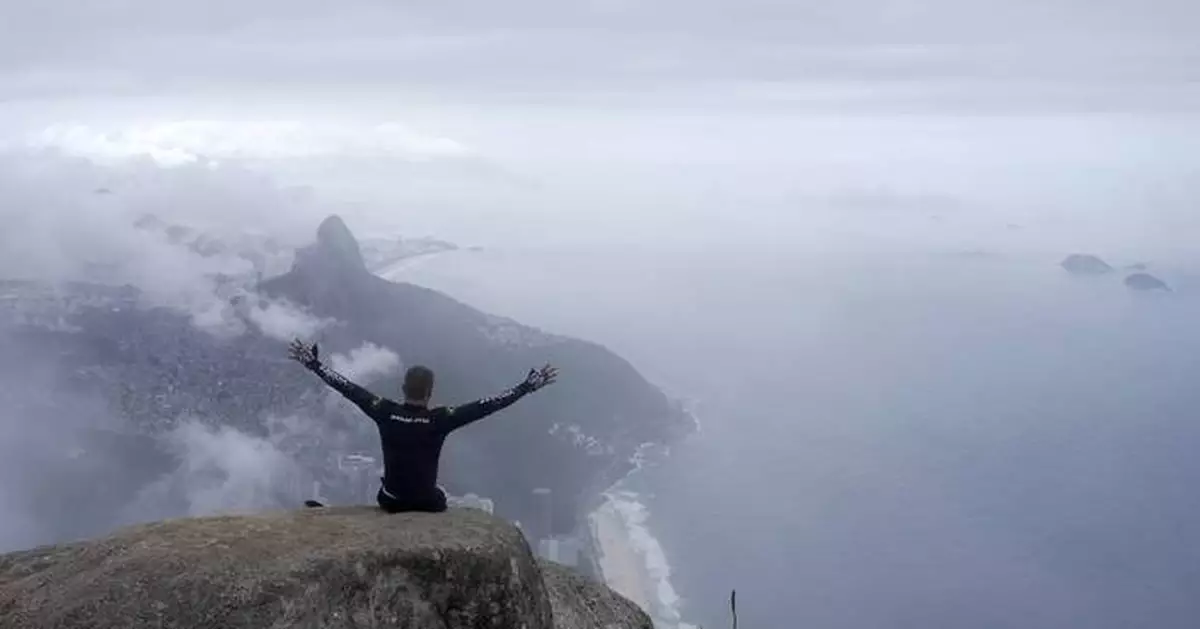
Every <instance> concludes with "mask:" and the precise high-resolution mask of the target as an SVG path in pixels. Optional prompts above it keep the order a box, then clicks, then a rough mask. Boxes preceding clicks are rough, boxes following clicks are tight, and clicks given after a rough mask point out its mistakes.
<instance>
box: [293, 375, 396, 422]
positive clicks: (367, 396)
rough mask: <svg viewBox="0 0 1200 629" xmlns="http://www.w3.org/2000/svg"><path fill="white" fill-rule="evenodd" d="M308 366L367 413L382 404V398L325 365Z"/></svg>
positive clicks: (369, 413)
mask: <svg viewBox="0 0 1200 629" xmlns="http://www.w3.org/2000/svg"><path fill="white" fill-rule="evenodd" d="M308 368H309V370H311V371H312V372H313V373H315V374H317V376H319V377H320V378H321V380H324V381H325V384H327V385H329V387H330V388H331V389H333V390H334V391H337V392H338V393H341V394H342V397H345V398H346V399H347V400H350V401H351V402H354V404H355V405H356V406H358V407H359V408H361V409H362V410H363V412H364V413H366V414H368V415H371V414H372V413H374V412H375V411H376V410H377V409H378V408H379V407H380V406H381V405H382V404H383V398H381V397H379V396H378V395H375V394H374V393H371V392H370V391H368V390H367V389H366V388H364V387H361V386H359V385H357V384H355V383H354V382H351V381H350V379H349V378H347V377H346V376H343V375H342V374H340V373H338V372H336V371H334V370H333V369H331V368H330V367H328V366H326V365H323V364H321V363H317V364H316V365H313V366H310V367H308Z"/></svg>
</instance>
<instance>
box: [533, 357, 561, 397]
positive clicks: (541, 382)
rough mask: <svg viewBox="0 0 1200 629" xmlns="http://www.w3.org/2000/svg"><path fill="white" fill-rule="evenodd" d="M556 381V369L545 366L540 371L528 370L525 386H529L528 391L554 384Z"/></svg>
mask: <svg viewBox="0 0 1200 629" xmlns="http://www.w3.org/2000/svg"><path fill="white" fill-rule="evenodd" d="M557 379H558V368H557V367H552V366H550V365H548V364H547V365H545V366H544V367H542V368H541V369H530V370H529V375H528V376H525V384H526V385H528V386H529V390H530V391H537V390H538V389H540V388H542V387H544V386H548V385H551V384H554V381H555V380H557Z"/></svg>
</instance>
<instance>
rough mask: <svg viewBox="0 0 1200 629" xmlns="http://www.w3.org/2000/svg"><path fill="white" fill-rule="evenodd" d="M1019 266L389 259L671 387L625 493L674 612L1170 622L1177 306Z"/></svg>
mask: <svg viewBox="0 0 1200 629" xmlns="http://www.w3.org/2000/svg"><path fill="white" fill-rule="evenodd" d="M1056 262H1057V260H1055V259H1052V258H1049V257H1044V256H1043V257H1038V256H996V257H989V256H971V257H964V256H932V255H906V256H900V255H897V256H876V257H872V258H864V257H853V256H851V257H837V256H825V257H814V258H808V259H801V258H799V257H791V258H789V257H786V256H783V257H781V256H769V255H743V256H737V255H727V256H686V255H683V254H678V255H669V254H664V253H661V252H660V253H659V254H657V255H649V256H639V255H636V254H632V253H629V252H624V253H622V254H621V255H616V254H614V252H611V251H609V252H603V251H596V252H592V253H586V252H580V251H575V252H569V251H562V252H547V251H541V252H529V251H527V252H520V253H517V252H511V251H509V252H504V251H492V252H486V253H476V254H470V255H467V254H463V255H455V256H449V257H444V258H440V259H437V258H431V259H429V260H426V261H424V262H421V263H418V264H416V265H414V266H411V267H409V268H407V269H404V270H402V271H398V272H397V275H396V276H397V277H398V278H400V279H407V280H409V281H414V282H417V283H421V284H424V285H428V286H430V287H433V288H437V289H440V290H444V291H446V292H448V293H450V294H452V295H455V296H457V297H459V298H461V299H463V300H465V301H467V302H469V303H472V304H474V305H476V306H479V307H482V308H484V309H487V310H490V311H493V312H497V313H499V314H504V315H509V316H513V317H515V318H517V319H519V320H522V321H524V322H527V323H531V324H534V325H539V326H541V327H545V328H547V329H551V330H553V331H557V332H564V333H569V334H573V335H577V336H582V337H585V338H589V339H593V340H596V341H599V342H602V343H604V344H606V345H608V346H609V347H611V348H612V349H614V350H616V351H617V352H619V353H621V354H622V355H624V356H626V357H627V358H629V359H630V360H632V361H633V363H634V364H635V365H636V366H637V367H639V369H641V370H642V371H643V373H645V374H646V375H647V376H648V377H649V378H651V379H652V380H653V381H655V382H656V383H658V384H660V385H662V386H664V387H665V388H666V389H668V390H669V391H671V392H672V393H674V394H677V395H681V396H684V397H687V398H690V399H692V400H694V401H695V404H696V408H697V412H698V414H699V416H700V419H701V422H702V424H703V430H702V432H701V433H699V434H698V435H696V436H695V437H693V438H692V439H691V440H689V441H688V442H687V443H685V444H683V445H682V446H680V447H678V448H676V449H675V451H674V452H673V454H672V456H671V457H670V458H669V459H668V460H667V461H666V462H665V463H663V464H662V465H660V466H659V467H657V468H655V469H652V470H649V471H648V472H647V473H646V474H645V476H644V477H643V478H642V479H641V480H640V482H639V484H638V488H639V489H640V490H641V492H642V495H643V498H644V501H645V503H646V504H647V506H648V507H649V512H650V516H649V522H648V523H649V527H650V529H651V531H652V532H653V533H654V534H655V536H656V537H657V538H658V540H659V542H660V543H661V545H662V546H663V548H664V549H665V551H666V558H667V560H668V561H669V563H670V567H671V573H672V577H671V584H672V586H673V588H674V589H675V590H676V591H677V592H678V593H679V594H680V595H681V596H682V597H683V598H684V606H683V611H684V617H685V619H687V620H688V621H690V622H693V623H699V624H702V625H704V626H706V627H720V626H727V623H728V596H729V591H730V590H731V589H734V588H736V589H737V590H738V600H739V615H740V620H741V623H742V625H741V626H744V627H794V626H819V627H910V626H911V627H918V626H920V627H928V626H939V627H958V626H970V627H1014V628H1015V627H1021V628H1022V629H1030V628H1036V627H1046V628H1050V627H1054V628H1060V627H1067V626H1080V627H1083V626H1086V627H1127V626H1156V627H1194V626H1195V625H1196V623H1197V622H1200V601H1197V600H1196V598H1195V596H1194V593H1195V592H1196V591H1197V590H1198V588H1200V498H1197V495H1198V494H1196V492H1194V491H1192V490H1191V486H1192V484H1193V483H1194V482H1195V480H1196V479H1198V478H1200V463H1197V462H1196V461H1197V460H1198V459H1196V457H1195V456H1194V455H1193V449H1194V444H1196V443H1200V439H1198V438H1200V423H1197V422H1196V409H1197V408H1200V390H1198V389H1197V387H1196V386H1195V382H1197V376H1200V331H1198V328H1197V327H1196V325H1195V314H1196V313H1198V312H1200V299H1197V296H1196V294H1195V293H1193V292H1192V291H1191V287H1190V285H1189V284H1188V280H1187V277H1186V276H1184V275H1182V274H1181V272H1180V270H1179V269H1167V270H1164V271H1163V272H1164V274H1165V275H1166V276H1167V277H1168V278H1170V279H1173V280H1176V281H1177V282H1179V283H1180V284H1182V286H1183V288H1182V289H1181V290H1179V291H1177V292H1176V293H1175V294H1172V295H1165V294H1164V295H1146V294H1135V293H1131V292H1129V291H1127V290H1126V289H1125V288H1124V287H1123V286H1122V285H1121V282H1120V277H1119V276H1117V277H1111V278H1104V279H1097V280H1084V281H1081V280H1076V279H1074V278H1068V277H1066V276H1065V274H1064V273H1063V272H1062V271H1061V270H1060V269H1059V268H1057V267H1056V266H1055V263H1056Z"/></svg>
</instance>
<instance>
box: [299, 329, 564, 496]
mask: <svg viewBox="0 0 1200 629" xmlns="http://www.w3.org/2000/svg"><path fill="white" fill-rule="evenodd" d="M289 353H290V355H291V357H292V359H293V360H296V361H297V362H299V363H300V364H302V365H304V366H305V367H307V368H308V369H309V370H310V371H312V372H313V373H315V374H317V375H318V376H320V377H321V379H322V380H324V381H325V383H326V384H328V385H329V386H330V387H332V388H333V389H334V390H336V391H337V392H338V393H341V394H342V395H343V396H345V397H346V399H348V400H350V401H351V402H354V404H356V405H357V406H358V407H359V408H361V409H362V410H363V412H364V413H366V414H367V416H368V417H370V418H371V419H373V420H375V425H376V426H378V427H379V437H380V441H381V443H382V445H383V470H384V471H383V478H381V479H380V482H381V483H382V485H381V486H380V488H379V493H378V494H377V495H376V500H378V502H379V507H380V508H382V509H383V510H384V511H387V512H388V513H399V512H402V511H427V512H433V513H437V512H441V511H445V510H446V494H445V492H443V491H442V489H441V488H440V487H438V485H437V473H438V459H439V458H440V457H441V453H442V444H443V443H444V442H445V440H446V436H447V435H449V434H450V433H451V432H452V431H454V430H456V429H458V428H462V427H463V426H466V425H467V424H470V423H471V422H474V421H478V420H480V419H483V418H484V417H487V416H488V415H491V414H492V413H495V412H496V411H499V410H502V409H504V408H507V407H508V406H511V405H512V404H513V403H514V402H516V401H517V400H519V399H521V398H522V397H524V396H526V395H528V394H530V393H533V392H534V391H537V390H538V389H541V388H542V387H545V386H547V385H549V384H553V383H554V381H555V379H556V378H557V376H558V370H557V369H555V368H554V367H551V366H550V365H546V366H545V367H542V368H541V369H530V370H529V375H528V376H526V378H525V381H524V382H521V383H520V384H518V385H517V386H515V387H513V388H511V389H509V390H507V391H505V392H503V393H501V394H500V395H496V396H493V397H489V398H484V399H481V400H477V401H474V402H471V403H469V404H464V405H462V406H429V399H430V397H432V395H433V371H431V370H430V369H429V368H427V367H421V366H416V367H412V368H411V369H409V370H408V372H407V373H405V374H404V385H403V387H402V388H403V392H404V402H403V403H397V402H395V401H393V400H389V399H387V398H384V397H380V396H378V395H375V394H373V393H371V392H370V391H368V390H366V389H364V388H363V387H361V386H359V385H357V384H354V383H353V382H350V381H349V380H348V379H346V378H345V377H344V376H342V375H341V374H339V373H337V372H336V371H334V370H333V369H330V368H329V367H328V366H326V365H324V364H322V363H321V359H320V355H319V353H318V348H317V345H316V343H312V344H306V343H304V342H302V341H300V340H299V339H297V340H295V341H292V345H291V348H290V352H289ZM309 506H320V504H319V503H311V502H310V503H309Z"/></svg>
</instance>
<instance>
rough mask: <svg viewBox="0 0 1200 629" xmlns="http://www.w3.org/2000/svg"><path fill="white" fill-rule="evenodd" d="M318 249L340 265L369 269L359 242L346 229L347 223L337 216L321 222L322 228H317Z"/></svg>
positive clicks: (348, 229) (347, 228)
mask: <svg viewBox="0 0 1200 629" xmlns="http://www.w3.org/2000/svg"><path fill="white" fill-rule="evenodd" d="M317 247H318V248H319V249H321V250H322V252H323V253H325V254H326V255H328V256H329V257H330V258H333V259H336V260H337V261H338V262H339V263H344V264H346V265H349V266H353V267H354V268H360V269H362V270H364V271H365V270H366V269H367V264H366V262H364V261H363V256H362V250H361V249H360V248H359V246H358V240H357V239H356V238H355V237H354V234H352V233H351V232H350V228H349V227H346V221H343V220H342V217H340V216H337V215H336V214H335V215H332V216H329V217H327V218H326V219H325V220H323V221H321V226H320V227H318V228H317Z"/></svg>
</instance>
